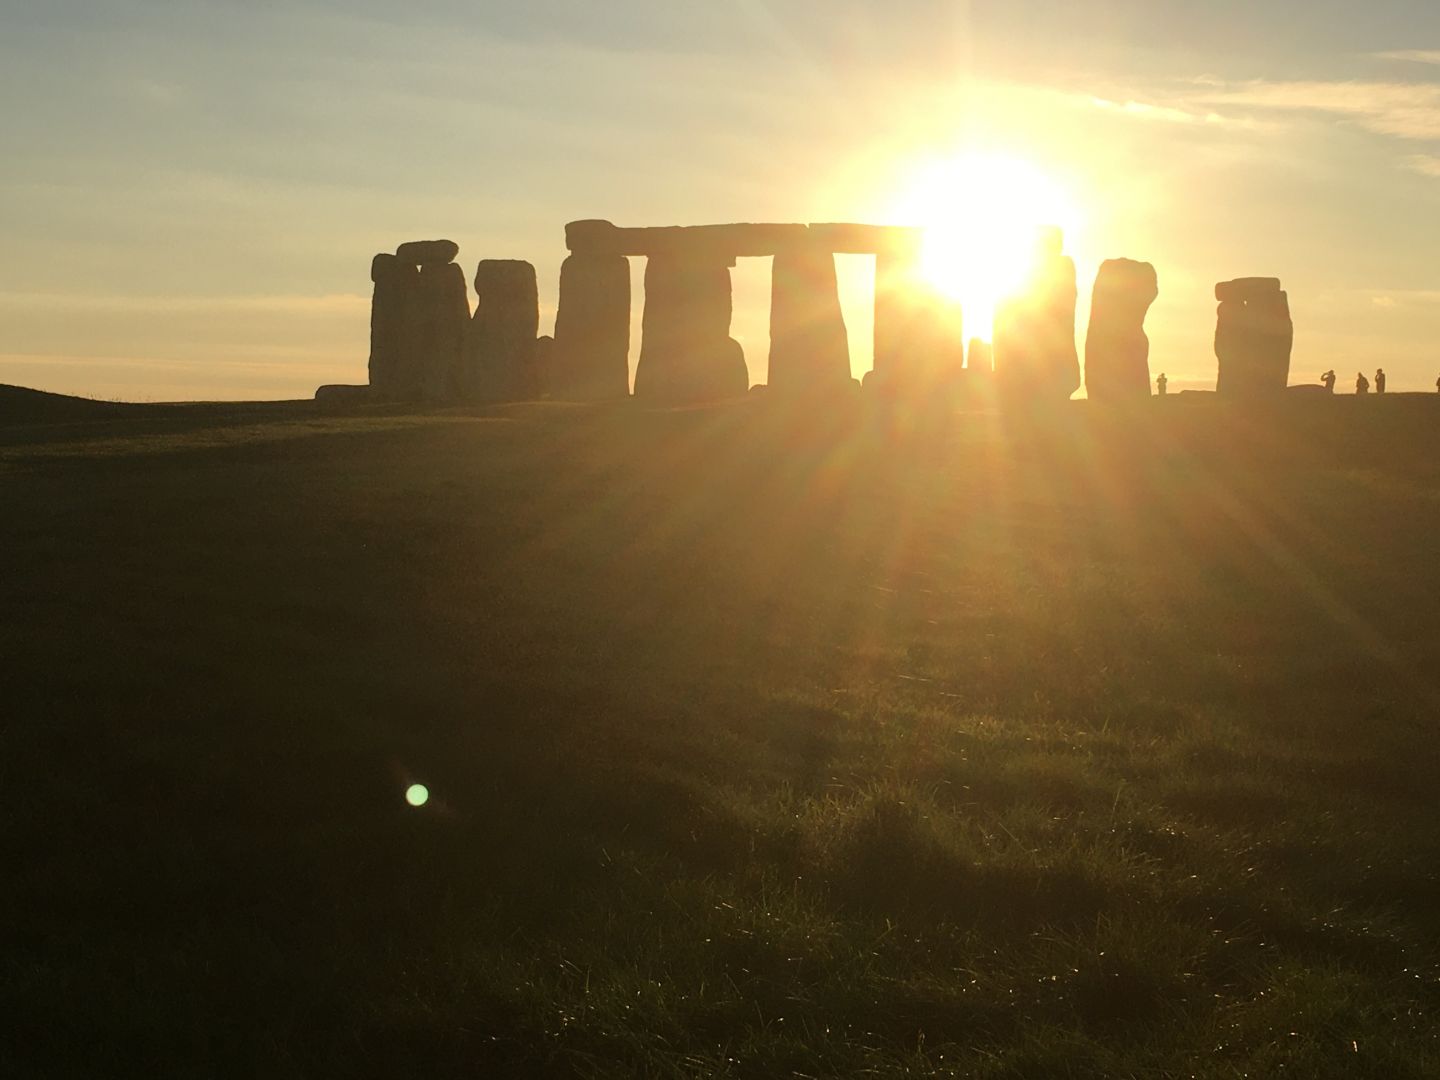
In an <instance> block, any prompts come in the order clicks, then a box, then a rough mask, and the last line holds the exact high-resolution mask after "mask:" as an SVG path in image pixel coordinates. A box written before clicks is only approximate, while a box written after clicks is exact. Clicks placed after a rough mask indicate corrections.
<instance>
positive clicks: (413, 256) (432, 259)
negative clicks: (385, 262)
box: [395, 240, 460, 266]
mask: <svg viewBox="0 0 1440 1080" xmlns="http://www.w3.org/2000/svg"><path fill="white" fill-rule="evenodd" d="M459 254H460V245H459V244H457V243H455V241H454V240H411V241H410V242H409V243H405V244H401V245H400V246H399V247H398V248H396V249H395V257H396V258H397V259H399V260H400V261H401V262H404V263H409V264H410V265H411V266H429V265H440V264H444V263H452V262H454V261H455V256H457V255H459Z"/></svg>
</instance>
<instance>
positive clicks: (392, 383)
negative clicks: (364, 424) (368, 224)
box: [370, 254, 419, 400]
mask: <svg viewBox="0 0 1440 1080" xmlns="http://www.w3.org/2000/svg"><path fill="white" fill-rule="evenodd" d="M418 279H419V275H418V274H417V273H416V270H415V267H413V266H410V265H408V264H406V263H403V262H401V261H400V260H399V259H397V258H396V257H395V256H394V255H387V254H380V255H376V256H375V258H374V259H373V260H372V261H371V263H370V280H371V281H372V282H373V283H374V286H375V287H374V292H373V294H372V297H371V300H370V386H371V387H372V389H373V391H374V396H376V397H377V398H380V399H382V400H384V399H392V398H399V397H404V396H405V385H406V363H407V359H408V358H407V356H406V352H405V348H406V342H405V325H406V322H405V305H406V304H407V303H408V302H409V300H410V298H411V297H412V295H413V294H414V292H415V289H416V286H417V285H418Z"/></svg>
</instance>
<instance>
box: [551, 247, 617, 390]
mask: <svg viewBox="0 0 1440 1080" xmlns="http://www.w3.org/2000/svg"><path fill="white" fill-rule="evenodd" d="M578 224H591V223H579V222H576V223H572V225H578ZM599 224H601V225H609V222H601V223H599ZM570 227H571V226H567V227H566V228H567V230H568V229H569V228H570ZM611 228H613V226H611ZM550 393H551V395H552V396H554V397H557V398H561V399H565V400H569V401H609V400H613V399H616V398H623V397H626V396H628V395H629V393H630V263H629V260H627V259H626V258H625V256H623V255H617V254H613V253H612V254H604V253H593V252H587V253H585V254H575V255H571V256H569V257H568V258H566V260H565V262H564V263H563V264H561V267H560V301H559V305H558V307H557V309H556V312H555V346H554V350H553V363H552V377H551V385H550Z"/></svg>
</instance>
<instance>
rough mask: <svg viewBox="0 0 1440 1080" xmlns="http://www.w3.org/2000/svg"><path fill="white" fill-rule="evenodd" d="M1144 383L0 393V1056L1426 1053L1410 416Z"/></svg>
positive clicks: (1433, 953) (739, 1062) (1240, 1060)
mask: <svg viewBox="0 0 1440 1080" xmlns="http://www.w3.org/2000/svg"><path fill="white" fill-rule="evenodd" d="M1154 404H1155V405H1156V407H1155V408H1152V409H1149V410H1146V412H1145V414H1144V415H1142V416H1140V417H1137V418H1133V419H1131V420H1125V421H1120V420H1114V419H1107V418H1105V417H1104V416H1102V415H1099V414H1097V413H1095V412H1094V411H1093V410H1090V409H1088V408H1087V407H1086V406H1085V405H1083V404H1076V405H1074V406H1073V407H1072V408H1070V409H1068V410H1066V411H1065V412H1064V413H1062V414H1059V415H1058V416H1057V417H1055V418H1053V420H1052V421H1050V422H1049V423H1047V424H1045V425H1042V426H1040V427H1038V428H1035V429H1027V428H1022V427H1017V426H1016V425H1014V424H1010V425H1006V424H1005V423H1003V422H1002V421H1001V420H999V419H997V418H996V417H993V416H987V415H973V416H962V417H960V418H958V420H957V422H956V424H955V425H954V427H953V428H952V429H950V430H948V431H934V430H931V431H907V430H905V429H904V428H903V427H902V426H897V425H894V424H889V423H886V422H885V421H884V420H883V418H880V417H876V416H870V415H866V414H864V413H863V412H860V411H855V410H848V409H838V410H833V411H826V410H808V411H807V412H806V413H805V414H804V415H802V416H800V417H786V416H783V415H781V414H780V413H778V412H777V411H775V410H773V409H766V408H765V407H763V406H762V405H761V404H760V403H756V402H748V403H746V404H744V405H740V406H734V407H729V408H722V409H714V410H696V411H676V412H643V411H640V410H635V409H629V408H617V409H611V410H607V409H585V408H578V407H565V406H520V407H515V408H512V409H508V410H500V411H495V412H491V413H478V412H465V411H449V412H433V413H420V414H407V413H402V412H398V411H395V410H389V411H386V410H375V411H366V410H358V411H351V412H348V413H347V412H337V411H333V410H332V411H329V412H327V411H323V410H320V409H318V408H316V407H314V406H310V405H303V404H295V405H288V406H284V407H280V408H272V409H269V410H255V409H249V410H247V409H245V408H243V407H230V408H225V407H219V406H216V407H209V408H205V409H198V410H187V409H185V408H177V407H164V408H166V409H168V410H169V411H166V412H157V411H156V409H155V408H152V409H149V410H147V411H144V412H142V413H139V414H136V413H121V414H117V415H115V416H114V417H113V418H106V417H98V416H84V417H77V416H75V415H73V414H69V415H67V416H65V417H64V419H65V421H66V422H64V423H54V422H46V421H45V418H43V417H38V416H35V415H28V416H25V417H22V418H21V419H24V420H25V422H24V423H23V424H22V423H17V422H16V416H15V415H13V414H12V415H11V417H10V424H9V426H0V507H3V514H0V560H3V572H0V658H3V662H0V717H3V725H0V740H3V741H0V791H3V792H4V796H5V813H4V814H3V815H0V854H3V866H4V867H5V868H6V884H5V887H4V888H3V889H0V897H3V899H0V925H3V927H4V936H5V938H6V940H5V947H4V948H3V949H0V1015H3V1016H4V1017H5V1022H4V1024H3V1025H0V1028H3V1030H4V1031H6V1032H7V1033H6V1034H3V1035H0V1070H3V1071H4V1073H5V1074H6V1075H10V1076H42V1075H43V1076H49V1077H54V1076H87V1077H91V1076H97V1075H141V1074H143V1075H152V1076H186V1077H194V1076H247V1077H248V1076H257V1075H264V1076H271V1077H285V1076H297V1077H298V1076H316V1077H321V1076H324V1077H329V1076H377V1077H378V1076H386V1077H397V1076H417V1077H419V1076H424V1077H449V1076H484V1075H516V1076H564V1077H569V1076H577V1077H589V1076H653V1077H692V1076H728V1077H756V1078H760V1077H765V1078H770V1077H782V1076H786V1077H788V1076H859V1075H867V1076H872V1075H919V1076H928V1075H939V1076H944V1075H955V1076H979V1077H990V1078H998V1077H1015V1078H1020V1077H1026V1078H1028V1077H1038V1076H1069V1077H1132V1076H1133V1077H1171V1076H1175V1077H1180V1076H1198V1077H1233V1076H1239V1075H1251V1076H1272V1075H1281V1074H1283V1075H1294V1076H1305V1077H1328V1076H1334V1077H1340V1076H1345V1077H1355V1076H1370V1077H1387V1078H1395V1077H1427V1076H1434V1075H1437V1073H1440V1045H1437V1038H1436V1032H1437V1030H1440V1024H1437V1015H1440V827H1437V823H1436V813H1435V805H1436V803H1435V798H1436V794H1435V793H1436V790H1437V784H1440V740H1437V717H1440V678H1437V672H1440V603H1437V600H1436V598H1437V596H1440V559H1437V552H1440V453H1437V451H1440V402H1437V401H1432V400H1430V399H1428V398H1422V397H1418V396H1416V397H1409V396H1403V395H1396V396H1393V397H1390V398H1387V399H1382V400H1378V401H1377V400H1368V401H1367V400H1355V399H1351V398H1344V399H1334V400H1323V401H1294V402H1289V401H1287V402H1283V403H1281V404H1282V405H1283V406H1284V407H1283V408H1280V409H1278V410H1276V411H1273V412H1269V413H1264V412H1245V411H1237V410H1232V409H1226V408H1222V407H1221V403H1218V402H1214V401H1205V402H1202V403H1198V404H1197V403H1187V402H1185V401H1183V400H1181V399H1174V400H1171V401H1167V402H1164V403H1159V402H1156V403H1154ZM157 408H158V407H157ZM414 783H423V784H425V785H426V786H427V787H428V789H429V791H430V793H431V800H430V802H429V803H428V804H426V805H425V806H423V807H420V808H413V807H411V806H409V805H408V804H407V802H406V800H405V797H404V796H405V792H406V790H407V787H408V786H409V785H411V784H414Z"/></svg>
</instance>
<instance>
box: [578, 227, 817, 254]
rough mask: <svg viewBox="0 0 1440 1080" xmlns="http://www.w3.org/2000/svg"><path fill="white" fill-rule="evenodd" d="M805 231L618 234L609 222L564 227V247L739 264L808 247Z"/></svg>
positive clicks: (695, 230)
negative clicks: (740, 258)
mask: <svg viewBox="0 0 1440 1080" xmlns="http://www.w3.org/2000/svg"><path fill="white" fill-rule="evenodd" d="M808 235H809V234H808V232H807V230H806V227H805V226H804V225H786V224H754V223H750V222H741V223H737V224H733V225H684V226H680V225H664V226H657V227H652V228H642V229H628V228H619V227H617V226H615V225H613V224H611V223H610V222H608V221H602V220H598V219H597V220H586V221H572V222H570V223H569V224H568V225H566V226H565V246H566V247H567V248H569V249H570V251H571V252H573V253H575V254H577V255H581V254H588V255H638V256H644V257H646V258H655V257H662V256H663V257H666V258H686V257H690V258H697V259H700V258H703V259H706V260H716V259H734V258H736V257H737V256H752V255H773V254H776V253H777V252H781V251H790V250H794V249H796V248H802V247H805V246H806V245H807V243H808Z"/></svg>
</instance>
